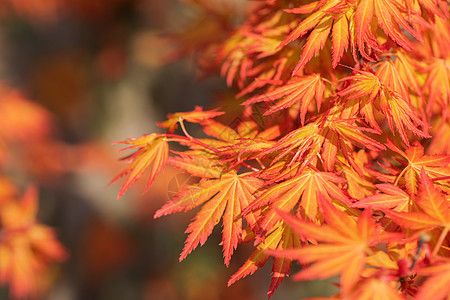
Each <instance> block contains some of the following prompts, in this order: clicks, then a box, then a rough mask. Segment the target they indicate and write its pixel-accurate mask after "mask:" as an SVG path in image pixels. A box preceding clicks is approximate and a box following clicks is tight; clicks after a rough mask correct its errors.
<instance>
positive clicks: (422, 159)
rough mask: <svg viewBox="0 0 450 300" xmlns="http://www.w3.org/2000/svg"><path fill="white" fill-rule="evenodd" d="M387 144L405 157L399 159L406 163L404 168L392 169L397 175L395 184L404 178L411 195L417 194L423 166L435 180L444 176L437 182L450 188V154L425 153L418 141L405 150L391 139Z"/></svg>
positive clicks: (446, 188) (445, 187) (442, 186)
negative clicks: (449, 178)
mask: <svg viewBox="0 0 450 300" xmlns="http://www.w3.org/2000/svg"><path fill="white" fill-rule="evenodd" d="M387 146H388V147H389V148H390V149H391V150H392V151H394V152H396V153H398V154H399V155H401V156H402V157H403V158H404V159H401V160H399V159H398V161H399V162H400V163H401V164H402V165H404V167H403V169H401V170H394V169H392V170H391V169H390V173H391V174H393V175H395V176H396V179H395V182H394V185H396V184H398V183H399V182H400V180H401V179H403V180H404V181H405V184H406V189H407V191H408V193H409V194H411V195H413V194H415V193H416V192H417V187H418V183H419V182H418V177H419V174H420V172H421V170H422V168H423V169H424V170H425V172H426V173H427V175H428V176H430V177H431V178H432V179H434V180H436V179H439V178H444V179H443V180H439V181H436V183H437V184H439V185H440V187H441V188H442V189H444V190H447V191H449V190H450V186H449V183H448V181H449V180H448V179H447V180H445V178H446V177H448V176H450V167H449V166H448V165H449V164H450V155H424V149H423V146H422V145H421V144H420V143H419V142H417V141H416V142H414V143H413V144H412V145H411V147H409V148H408V149H406V150H405V151H402V150H401V149H400V148H399V147H397V145H395V144H394V142H392V141H391V140H390V139H388V140H387ZM381 166H383V165H381ZM446 182H447V183H446Z"/></svg>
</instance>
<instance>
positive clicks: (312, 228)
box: [267, 201, 395, 295]
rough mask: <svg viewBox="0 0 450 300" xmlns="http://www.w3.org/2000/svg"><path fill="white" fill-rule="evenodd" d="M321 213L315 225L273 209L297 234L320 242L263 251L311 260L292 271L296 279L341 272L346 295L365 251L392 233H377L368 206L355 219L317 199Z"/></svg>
mask: <svg viewBox="0 0 450 300" xmlns="http://www.w3.org/2000/svg"><path fill="white" fill-rule="evenodd" d="M321 208H322V209H321V213H322V215H323V216H324V218H325V221H326V223H327V224H326V225H322V226H318V225H316V224H313V223H309V222H305V221H303V220H300V219H298V218H295V217H293V216H292V215H290V214H288V213H286V212H283V211H281V210H277V212H278V214H279V215H280V216H281V217H282V219H283V220H284V221H285V222H287V223H288V224H289V225H290V226H291V227H292V229H293V230H294V231H296V232H297V233H298V234H299V235H300V237H305V238H308V239H314V240H317V241H319V242H321V243H319V244H318V245H310V246H305V247H301V248H296V249H292V250H284V251H267V252H268V253H270V254H271V255H274V256H276V257H288V258H291V259H295V260H298V261H300V262H301V263H308V264H312V265H311V266H310V267H308V268H305V269H303V270H302V271H300V273H297V274H296V275H294V279H296V280H306V279H308V280H310V279H316V278H322V279H324V278H328V277H330V276H334V275H337V274H341V288H342V295H346V294H347V293H348V292H349V291H350V290H351V288H352V287H353V286H354V285H355V284H356V283H357V282H358V280H359V278H360V272H361V270H362V269H363V267H364V265H365V263H366V257H367V252H368V251H369V252H370V251H373V250H369V249H372V248H371V247H373V246H374V245H376V244H377V243H379V242H382V241H385V240H387V239H390V238H395V237H394V236H395V234H386V233H384V234H380V230H379V229H378V228H377V226H376V225H375V222H374V221H373V219H372V218H371V213H370V211H369V210H366V211H364V212H363V213H362V214H361V216H360V217H359V219H358V221H357V222H355V220H354V219H353V218H352V217H350V216H349V215H347V214H346V213H343V212H341V211H339V210H337V209H336V208H335V207H334V206H333V204H331V203H329V202H328V201H321Z"/></svg>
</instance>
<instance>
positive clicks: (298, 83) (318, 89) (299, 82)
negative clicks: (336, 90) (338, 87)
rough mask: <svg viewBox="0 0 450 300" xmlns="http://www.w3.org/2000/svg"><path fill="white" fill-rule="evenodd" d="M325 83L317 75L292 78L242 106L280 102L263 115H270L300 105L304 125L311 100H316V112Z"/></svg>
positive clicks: (321, 99) (321, 98)
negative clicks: (296, 104)
mask: <svg viewBox="0 0 450 300" xmlns="http://www.w3.org/2000/svg"><path fill="white" fill-rule="evenodd" d="M325 88H326V86H325V83H324V80H323V79H322V77H321V76H320V75H319V74H312V75H307V76H299V77H293V78H292V79H290V80H289V81H288V82H287V83H286V84H284V85H282V86H280V87H278V88H276V89H274V90H273V91H271V92H269V93H267V94H263V95H259V96H256V97H253V98H250V99H249V100H247V101H246V102H244V103H243V105H248V104H252V103H256V102H262V101H264V102H268V101H270V102H272V101H275V100H280V101H278V102H277V103H276V104H274V105H272V106H271V107H270V108H269V109H268V110H267V111H266V112H265V113H264V115H269V114H272V113H274V112H276V111H279V110H282V109H286V108H288V107H291V106H292V105H294V104H295V103H297V102H299V103H300V119H301V121H302V124H304V123H305V116H306V113H307V112H308V108H309V106H310V104H311V102H312V100H313V99H316V103H317V110H318V111H319V110H320V106H321V104H322V101H323V97H324V92H325Z"/></svg>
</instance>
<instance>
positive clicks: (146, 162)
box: [109, 133, 169, 198]
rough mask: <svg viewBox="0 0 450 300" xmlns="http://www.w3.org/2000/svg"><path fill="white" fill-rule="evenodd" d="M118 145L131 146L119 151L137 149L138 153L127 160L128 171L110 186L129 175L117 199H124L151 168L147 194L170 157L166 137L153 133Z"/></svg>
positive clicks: (122, 173) (126, 158)
mask: <svg viewBox="0 0 450 300" xmlns="http://www.w3.org/2000/svg"><path fill="white" fill-rule="evenodd" d="M116 144H126V145H130V146H128V147H126V148H122V149H120V150H119V151H124V150H129V149H137V151H136V152H135V153H133V154H131V155H129V156H127V157H125V158H123V160H126V161H127V162H128V163H129V165H128V166H127V167H126V169H125V170H124V171H123V172H121V173H120V174H119V175H117V176H116V177H115V178H114V179H113V180H111V182H110V183H109V184H112V183H113V182H114V181H116V180H117V179H119V178H121V177H123V176H126V175H128V177H127V179H126V180H125V183H124V184H123V185H122V188H121V189H120V191H119V195H118V196H117V198H120V197H122V195H123V194H124V193H125V192H126V190H127V189H128V188H129V187H130V186H131V185H132V184H133V183H135V182H136V181H137V180H138V179H139V178H141V177H142V175H144V172H145V171H146V170H147V169H149V168H150V175H149V179H148V182H147V186H146V188H145V191H144V192H146V191H147V190H148V189H149V188H150V185H151V184H152V183H153V181H154V180H155V178H156V175H158V174H159V172H160V171H161V170H162V169H163V168H164V166H165V165H166V162H167V158H168V156H169V145H168V144H167V140H166V137H165V136H164V135H161V134H156V133H152V134H149V135H144V136H142V137H140V138H134V139H128V140H125V141H122V142H117V143H116Z"/></svg>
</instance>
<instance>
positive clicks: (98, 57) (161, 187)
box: [0, 0, 332, 300]
mask: <svg viewBox="0 0 450 300" xmlns="http://www.w3.org/2000/svg"><path fill="white" fill-rule="evenodd" d="M201 2H204V3H206V4H207V6H209V9H207V10H206V11H205V10H202V9H201V8H200V6H199V5H198V4H199V3H201ZM248 2H251V1H245V0H208V1H201V0H199V1H195V0H190V1H187V0H186V1H176V0H107V1H106V0H45V1H41V0H1V1H0V44H1V46H0V118H1V119H2V120H0V127H1V128H2V130H1V132H2V133H1V134H0V142H1V143H0V144H1V145H0V162H1V165H2V172H3V174H6V176H8V177H9V178H11V179H12V181H13V182H14V183H15V184H16V185H17V186H19V187H22V188H25V187H26V186H27V185H28V184H30V183H34V184H36V185H37V186H38V188H39V202H40V203H39V205H40V208H39V214H38V219H39V220H40V221H41V222H42V223H44V224H47V225H49V226H52V227H53V228H55V230H56V233H57V235H58V238H59V240H60V241H61V243H62V244H63V245H64V246H65V247H66V248H67V250H68V252H69V255H70V256H69V259H68V260H67V261H66V262H65V263H63V264H59V265H56V266H54V267H52V269H51V271H50V272H49V273H50V274H48V275H46V277H45V280H44V281H45V284H44V285H45V286H46V289H45V290H46V291H45V293H44V294H45V297H44V298H45V299H54V300H60V299H61V300H63V299H64V300H65V299H67V300H71V299H105V300H106V299H108V300H114V299H130V300H131V299H152V300H153V299H154V300H157V299H161V300H172V299H192V300H194V299H195V300H196V299H199V300H201V299H205V300H206V299H207V300H215V299H234V300H238V299H247V300H249V299H266V292H267V290H268V287H269V283H270V272H271V263H268V264H267V265H266V266H265V267H264V268H263V269H262V270H260V271H258V272H256V273H255V274H254V275H252V276H249V277H248V278H245V279H242V280H240V281H239V282H237V283H235V284H234V285H233V286H231V287H227V286H226V283H227V281H228V279H229V277H230V276H231V275H232V274H233V273H234V272H236V271H237V270H238V268H239V267H240V266H241V265H242V264H243V263H244V262H245V260H246V259H247V258H248V256H249V255H250V253H251V251H252V246H251V245H240V246H239V248H238V251H237V252H236V254H235V255H234V257H233V259H232V262H231V265H230V267H229V268H226V267H225V265H224V264H223V259H222V252H221V247H220V246H219V245H218V244H219V242H220V234H221V232H220V228H219V227H217V228H216V229H215V231H214V233H213V236H212V237H211V238H210V239H209V240H208V242H207V243H206V244H205V245H204V246H203V247H200V248H198V249H197V250H196V251H194V252H193V253H192V254H191V255H189V256H188V257H187V259H185V260H184V261H183V262H181V263H179V262H178V257H179V253H180V252H181V250H182V248H183V244H184V239H185V237H186V236H185V234H184V230H185V229H186V227H187V225H188V223H189V221H190V219H192V218H193V216H194V215H195V213H196V211H193V212H190V213H186V214H179V215H173V216H169V217H165V218H161V219H158V220H154V219H153V214H154V212H155V211H156V210H157V209H158V208H160V207H161V206H162V205H163V204H164V203H165V202H166V201H167V200H168V199H169V197H170V196H171V195H173V194H174V193H175V192H176V191H177V190H178V188H179V186H180V184H181V183H180V182H182V181H183V180H185V178H183V177H182V176H181V175H180V174H179V172H178V171H177V170H175V169H171V168H169V167H168V168H166V170H165V171H164V173H163V174H162V175H161V176H160V177H159V178H158V180H157V181H156V182H155V183H154V184H153V185H152V187H151V189H150V190H149V192H147V193H146V194H144V195H142V191H143V190H144V188H143V185H144V184H145V182H142V183H138V184H136V185H135V186H134V187H132V188H131V189H130V190H129V191H127V193H126V194H125V196H124V197H122V198H121V199H119V200H118V199H117V193H118V191H119V189H120V185H121V184H122V183H123V182H121V181H120V180H119V181H118V182H116V183H113V184H112V185H111V186H109V187H107V185H108V183H109V182H110V180H111V179H112V178H113V177H114V176H115V175H116V174H118V173H119V172H120V171H121V170H122V169H123V168H124V167H125V164H124V163H123V162H120V161H119V160H118V159H119V158H120V157H122V156H123V154H121V153H117V152H115V150H117V149H119V148H120V147H119V146H118V145H112V143H113V142H116V141H121V140H124V139H127V138H130V137H138V136H141V135H142V134H145V133H151V132H161V131H160V129H158V128H157V127H156V126H155V125H154V124H155V122H158V121H162V120H164V119H165V116H166V114H167V113H170V112H177V111H189V110H192V109H194V107H195V105H201V106H203V107H206V108H211V107H217V106H221V107H224V108H225V109H227V110H230V111H232V112H237V111H239V105H238V103H237V102H236V101H235V100H233V99H232V98H230V96H229V95H228V93H227V90H226V85H225V83H224V80H223V79H221V78H220V77H219V76H218V70H217V69H216V68H217V67H216V66H215V64H214V52H213V50H214V48H209V47H207V45H209V44H210V43H214V42H216V43H217V42H220V41H222V40H224V39H225V38H226V37H227V36H228V34H229V33H230V32H231V31H232V30H233V28H234V27H235V26H237V25H239V24H241V23H242V21H243V20H244V18H245V15H246V12H247V11H248ZM199 66H201V67H202V70H206V71H202V72H200V71H199V69H200V68H199ZM229 119H230V120H232V119H233V113H231V115H230V116H229ZM144 181H145V180H144ZM139 184H140V186H139ZM294 269H295V267H294ZM47 277H48V278H47ZM330 292H332V291H330ZM7 294H8V289H7V287H5V286H1V287H0V299H7ZM316 295H323V285H321V284H317V283H315V282H310V283H296V282H291V281H290V280H289V279H287V280H285V282H283V284H282V285H281V287H280V288H279V290H278V291H277V292H276V293H275V294H274V296H273V297H272V299H275V300H277V299H287V300H289V299H301V298H305V297H312V296H316Z"/></svg>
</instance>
